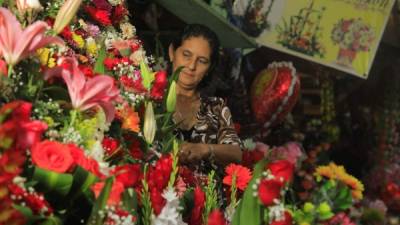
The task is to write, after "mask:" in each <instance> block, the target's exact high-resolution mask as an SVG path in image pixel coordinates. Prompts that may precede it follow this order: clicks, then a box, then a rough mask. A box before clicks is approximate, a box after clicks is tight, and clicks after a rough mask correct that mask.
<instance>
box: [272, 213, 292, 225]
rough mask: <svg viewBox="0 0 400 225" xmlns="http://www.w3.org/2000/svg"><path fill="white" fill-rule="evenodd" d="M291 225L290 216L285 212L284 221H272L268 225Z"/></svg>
mask: <svg viewBox="0 0 400 225" xmlns="http://www.w3.org/2000/svg"><path fill="white" fill-rule="evenodd" d="M292 224H293V219H292V215H291V214H290V213H289V212H287V211H285V218H284V220H280V221H276V220H275V221H273V222H272V223H270V225H292Z"/></svg>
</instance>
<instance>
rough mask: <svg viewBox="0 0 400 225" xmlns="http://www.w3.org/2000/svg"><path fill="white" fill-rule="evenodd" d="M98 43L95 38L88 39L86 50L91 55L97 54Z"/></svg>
mask: <svg viewBox="0 0 400 225" xmlns="http://www.w3.org/2000/svg"><path fill="white" fill-rule="evenodd" d="M97 50H98V49H97V45H96V41H95V40H94V39H93V38H88V39H86V51H87V52H88V53H89V55H91V56H97Z"/></svg>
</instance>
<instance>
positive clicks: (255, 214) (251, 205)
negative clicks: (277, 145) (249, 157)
mask: <svg viewBox="0 0 400 225" xmlns="http://www.w3.org/2000/svg"><path fill="white" fill-rule="evenodd" d="M265 164H266V160H261V161H260V162H258V163H257V164H256V166H255V168H254V171H253V178H252V179H251V181H250V183H249V184H248V188H247V189H246V191H245V192H244V194H243V198H242V200H241V201H240V202H239V205H238V208H237V210H236V211H235V214H234V215H233V220H232V225H260V224H262V221H261V220H262V218H261V205H260V203H259V201H258V197H254V196H253V192H254V190H253V188H252V186H253V185H254V184H255V183H256V180H257V179H258V178H259V177H260V176H261V173H262V172H263V171H264V168H265Z"/></svg>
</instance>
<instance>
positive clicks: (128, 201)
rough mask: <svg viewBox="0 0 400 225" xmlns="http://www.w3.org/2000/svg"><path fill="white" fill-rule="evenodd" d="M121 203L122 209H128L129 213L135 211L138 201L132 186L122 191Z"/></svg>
mask: <svg viewBox="0 0 400 225" xmlns="http://www.w3.org/2000/svg"><path fill="white" fill-rule="evenodd" d="M122 204H123V206H124V209H126V210H128V211H129V212H130V213H131V214H132V213H136V209H137V207H138V202H137V194H136V192H135V190H133V188H128V189H126V190H125V191H124V192H123V193H122Z"/></svg>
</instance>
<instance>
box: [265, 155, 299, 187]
mask: <svg viewBox="0 0 400 225" xmlns="http://www.w3.org/2000/svg"><path fill="white" fill-rule="evenodd" d="M267 169H269V170H270V171H271V173H272V175H274V176H275V177H276V179H278V180H279V181H281V182H289V181H290V180H291V179H292V177H293V172H294V165H293V164H292V163H290V162H289V161H287V160H279V161H275V162H272V163H270V164H268V166H267Z"/></svg>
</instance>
